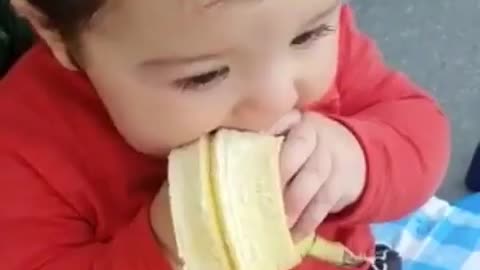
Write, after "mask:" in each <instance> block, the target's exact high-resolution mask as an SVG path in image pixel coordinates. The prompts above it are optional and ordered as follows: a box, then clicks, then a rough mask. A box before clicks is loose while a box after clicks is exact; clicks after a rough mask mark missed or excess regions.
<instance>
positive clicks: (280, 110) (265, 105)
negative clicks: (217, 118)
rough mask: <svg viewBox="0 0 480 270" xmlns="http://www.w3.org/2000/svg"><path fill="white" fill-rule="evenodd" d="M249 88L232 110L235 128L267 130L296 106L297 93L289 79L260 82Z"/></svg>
mask: <svg viewBox="0 0 480 270" xmlns="http://www.w3.org/2000/svg"><path fill="white" fill-rule="evenodd" d="M261 85H262V87H261V88H260V87H259V88H255V89H256V90H251V91H250V92H248V95H247V96H246V97H245V99H244V100H243V101H242V102H241V103H240V104H238V106H237V107H236V109H235V111H234V119H235V125H236V126H237V128H242V129H248V130H254V131H260V130H261V131H267V130H270V129H271V128H272V126H273V125H274V124H275V123H277V121H279V119H281V118H282V117H284V116H285V115H286V114H287V113H289V112H291V111H293V110H294V109H295V108H296V107H297V103H298V93H297V90H296V89H295V86H294V83H293V82H290V81H289V80H288V81H287V80H285V81H283V82H278V81H277V82H274V83H268V84H261Z"/></svg>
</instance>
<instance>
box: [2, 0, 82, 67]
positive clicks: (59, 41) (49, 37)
mask: <svg viewBox="0 0 480 270" xmlns="http://www.w3.org/2000/svg"><path fill="white" fill-rule="evenodd" d="M11 4H12V6H13V8H14V9H15V11H16V12H17V14H18V15H19V16H20V17H23V18H25V19H27V20H28V21H29V22H30V25H31V26H32V27H33V30H34V31H35V33H36V34H37V35H38V36H39V37H40V38H41V39H42V40H43V41H44V42H45V43H46V44H47V45H48V47H49V48H50V50H51V51H52V53H53V55H54V56H55V58H56V59H57V60H58V61H59V62H60V64H61V65H62V66H64V67H65V68H67V69H69V70H76V69H77V68H76V66H75V65H74V64H73V62H72V60H71V59H70V56H69V54H68V49H67V44H66V42H65V40H64V39H63V37H62V36H61V35H60V33H59V31H57V29H54V28H52V26H51V24H50V22H49V19H48V17H47V16H45V15H44V14H43V13H41V12H40V11H39V10H37V9H36V8H35V7H34V6H32V5H31V4H30V3H29V2H28V1H27V0H11Z"/></svg>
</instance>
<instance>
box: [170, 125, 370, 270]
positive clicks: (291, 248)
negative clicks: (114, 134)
mask: <svg viewBox="0 0 480 270" xmlns="http://www.w3.org/2000/svg"><path fill="white" fill-rule="evenodd" d="M281 144H282V138H278V137H271V136H266V135H260V134H254V133H248V132H240V131H233V130H220V131H218V132H217V133H215V134H214V135H208V136H204V137H202V138H200V139H199V140H198V141H196V142H194V143H192V144H189V145H186V146H184V147H181V148H178V149H175V150H173V151H172V152H171V154H170V156H169V168H168V173H169V176H168V177H169V196H170V205H171V212H172V219H173V227H174V232H175V237H176V242H177V249H178V250H177V252H178V255H179V257H180V259H181V261H182V262H183V265H182V269H184V270H288V269H291V268H293V267H295V266H296V265H298V264H299V263H300V262H301V261H302V258H303V257H305V256H311V257H314V258H317V259H319V260H324V261H326V262H329V263H332V264H336V265H339V266H345V267H353V266H359V265H361V264H363V263H366V262H367V259H365V258H363V257H360V256H358V257H357V256H355V255H353V254H352V253H351V252H350V251H349V250H347V249H346V248H345V247H344V246H342V245H341V244H338V243H331V242H329V241H326V240H324V239H321V238H317V237H315V236H312V237H309V238H307V239H306V240H305V241H303V242H301V243H299V244H298V245H295V244H294V242H293V240H292V238H291V235H290V232H289V230H288V225H287V220H286V217H285V213H284V205H283V199H282V188H281V186H280V185H281V184H280V180H279V178H280V175H279V167H278V166H279V164H278V158H279V153H280V147H281Z"/></svg>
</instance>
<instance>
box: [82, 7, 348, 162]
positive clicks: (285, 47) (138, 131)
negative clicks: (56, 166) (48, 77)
mask: <svg viewBox="0 0 480 270" xmlns="http://www.w3.org/2000/svg"><path fill="white" fill-rule="evenodd" d="M110 2H111V4H108V5H107V6H106V7H105V9H104V10H103V11H102V13H103V14H102V15H101V16H99V17H98V19H96V20H95V21H94V26H93V27H92V28H91V29H90V30H87V32H85V33H84V34H83V36H82V42H83V44H82V47H83V48H84V49H83V51H82V59H83V61H82V64H83V68H84V69H85V71H86V72H87V74H88V76H89V77H90V79H91V81H92V83H93V84H94V86H95V87H96V88H97V89H98V93H99V95H100V97H101V99H102V100H103V102H104V103H105V106H106V107H107V109H108V111H109V113H110V114H111V117H112V119H113V121H114V123H115V125H116V126H117V128H118V129H119V131H120V133H121V134H122V135H123V136H124V137H125V138H126V140H127V141H128V142H129V143H130V144H131V145H132V146H133V147H135V148H136V149H137V150H139V151H141V152H144V153H149V154H163V153H165V151H167V150H169V149H171V148H172V147H176V146H179V145H181V144H184V143H187V142H189V141H192V140H194V139H196V138H198V137H199V136H201V135H203V134H205V133H207V132H210V131H213V130H215V129H217V128H220V127H228V128H236V129H242V130H253V131H259V130H262V129H268V128H269V127H270V126H271V125H272V124H273V123H274V122H276V121H277V120H278V119H279V118H280V117H282V116H283V115H284V114H285V113H287V112H289V111H291V110H293V109H295V108H300V107H302V106H305V105H306V104H308V103H310V102H313V101H317V100H319V99H320V98H321V97H322V96H323V95H324V94H325V92H326V91H327V89H328V88H329V86H330V85H331V84H332V81H333V77H334V76H335V71H336V65H337V45H338V44H337V43H338V34H337V28H338V18H339V9H340V6H339V1H337V0H295V1H292V0H263V1H262V0H227V1H226V2H224V3H212V2H213V1H210V3H201V2H202V1H201V0H162V1H159V0H135V1H110ZM203 2H206V1H203Z"/></svg>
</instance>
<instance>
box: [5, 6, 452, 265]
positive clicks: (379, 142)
mask: <svg viewBox="0 0 480 270" xmlns="http://www.w3.org/2000/svg"><path fill="white" fill-rule="evenodd" d="M341 25H342V26H341V30H340V31H341V38H340V54H339V67H338V75H337V79H336V83H335V85H334V87H333V88H332V90H331V91H330V92H329V94H327V95H326V96H325V97H324V98H323V99H322V100H321V101H319V102H318V104H315V105H314V106H313V107H312V109H313V110H318V111H319V112H322V113H325V114H328V115H330V116H331V117H333V118H335V119H337V120H339V121H341V122H342V123H344V124H345V125H346V126H347V127H349V128H350V129H351V130H352V131H353V133H354V134H355V135H356V136H357V137H358V139H359V141H360V142H361V144H362V146H363V148H364V151H365V153H366V158H367V163H368V178H367V186H366V189H365V192H364V194H363V196H362V198H361V199H360V201H359V202H358V203H357V204H356V205H354V206H352V207H351V208H350V209H347V210H345V211H344V212H343V213H341V214H339V215H336V216H331V217H329V218H328V219H327V221H326V222H325V223H324V224H322V225H321V226H320V227H319V229H318V233H319V234H321V235H322V236H324V237H326V238H329V239H332V240H336V241H341V242H343V243H345V244H346V245H347V246H348V247H350V248H351V249H353V250H354V251H356V252H359V253H369V254H370V253H371V252H372V247H373V241H372V237H371V233H370V230H369V226H368V224H371V223H374V222H381V221H388V220H393V219H397V218H400V217H402V216H404V215H405V214H407V213H409V212H410V211H413V210H414V209H415V208H417V207H419V206H420V205H421V204H422V203H423V202H425V201H426V200H427V199H428V198H429V197H430V196H432V195H433V193H434V191H435V190H436V188H437V187H438V185H439V183H440V181H441V179H442V178H443V176H444V173H445V170H446V167H447V160H448V156H449V128H448V124H447V120H446V118H445V116H444V115H443V114H442V112H441V111H440V109H439V108H438V106H437V104H435V102H434V101H433V100H432V99H430V98H429V97H427V96H426V95H425V93H423V92H422V91H421V89H419V88H418V87H417V86H416V85H414V84H413V83H412V82H411V81H409V79H407V78H406V77H405V76H404V75H402V74H400V73H398V72H395V71H392V70H390V69H389V68H387V67H386V66H385V65H384V64H383V62H382V59H381V56H380V54H379V52H378V50H377V48H376V47H375V45H374V43H372V41H371V40H370V39H368V38H367V37H366V36H365V35H363V34H361V33H360V32H359V31H358V30H357V29H356V27H355V24H354V20H353V18H352V14H351V11H350V9H348V8H344V9H343V11H342V15H341ZM161 179H165V164H164V162H163V161H160V160H153V159H150V158H148V157H146V156H143V155H141V154H139V153H137V152H135V151H134V150H133V149H132V148H130V147H129V146H128V145H127V144H126V143H125V142H124V141H123V140H122V138H121V137H120V135H119V134H118V133H117V131H116V130H115V129H114V127H113V125H112V123H111V122H110V119H109V117H108V115H107V113H106V112H105V110H104V108H103V107H102V105H101V102H100V101H99V99H98V97H97V96H96V94H95V91H94V89H93V88H92V87H91V85H90V84H89V83H88V81H87V80H86V79H85V78H84V77H83V76H82V75H80V74H78V73H75V72H70V71H67V70H65V69H63V68H62V67H61V66H60V65H59V64H58V63H57V62H56V61H55V60H54V58H53V57H52V55H51V54H50V53H49V51H48V49H47V48H46V47H45V46H43V45H38V46H36V47H35V48H33V49H32V50H31V51H30V52H29V53H27V55H26V56H25V57H24V58H23V59H22V60H21V61H20V62H19V63H18V64H17V65H16V66H15V68H14V69H13V70H12V71H11V72H10V73H9V74H8V76H7V77H6V78H5V79H4V80H2V81H1V82H0V262H1V263H0V265H1V269H2V270H33V269H42V270H162V269H168V266H167V264H166V262H165V259H164V257H163V256H162V252H161V249H160V247H159V246H158V245H157V242H156V241H155V237H154V235H153V234H152V231H151V228H150V222H149V215H148V209H149V203H150V201H151V200H152V197H153V196H154V194H155V193H156V192H157V190H158V189H159V187H160V185H161V184H162V183H161ZM299 269H305V270H306V269H323V270H328V269H334V268H332V267H331V266H326V265H324V264H322V263H320V262H315V261H308V262H305V263H304V264H303V265H301V266H300V267H299Z"/></svg>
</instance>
